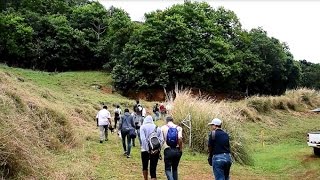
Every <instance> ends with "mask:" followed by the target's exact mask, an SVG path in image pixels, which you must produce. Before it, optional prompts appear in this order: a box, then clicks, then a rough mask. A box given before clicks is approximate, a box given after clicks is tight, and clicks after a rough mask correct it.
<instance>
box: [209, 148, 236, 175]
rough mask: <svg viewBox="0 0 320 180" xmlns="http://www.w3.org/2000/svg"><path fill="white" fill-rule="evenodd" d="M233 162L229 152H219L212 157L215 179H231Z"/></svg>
mask: <svg viewBox="0 0 320 180" xmlns="http://www.w3.org/2000/svg"><path fill="white" fill-rule="evenodd" d="M231 164H232V160H231V156H230V154H229V153H222V154H217V155H214V156H213V157H212V168H213V174H214V177H215V180H229V173H230V167H231Z"/></svg>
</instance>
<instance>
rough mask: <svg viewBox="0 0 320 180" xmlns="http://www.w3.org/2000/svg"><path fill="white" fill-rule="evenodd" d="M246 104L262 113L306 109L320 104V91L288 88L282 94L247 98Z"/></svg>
mask: <svg viewBox="0 0 320 180" xmlns="http://www.w3.org/2000/svg"><path fill="white" fill-rule="evenodd" d="M245 106H247V107H248V108H249V109H250V108H251V109H253V110H254V111H257V112H258V113H260V114H266V113H270V112H272V110H287V111H306V110H310V109H312V108H316V107H319V106H320V92H319V91H316V90H312V89H306V88H301V89H295V90H288V91H286V93H285V94H283V95H281V96H253V97H250V98H247V99H246V100H245ZM246 112H248V111H246ZM250 113H252V112H250ZM246 114H249V113H246Z"/></svg>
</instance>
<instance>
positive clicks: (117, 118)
mask: <svg viewBox="0 0 320 180" xmlns="http://www.w3.org/2000/svg"><path fill="white" fill-rule="evenodd" d="M119 120H120V117H115V118H114V128H115V129H117V123H118V121H119Z"/></svg>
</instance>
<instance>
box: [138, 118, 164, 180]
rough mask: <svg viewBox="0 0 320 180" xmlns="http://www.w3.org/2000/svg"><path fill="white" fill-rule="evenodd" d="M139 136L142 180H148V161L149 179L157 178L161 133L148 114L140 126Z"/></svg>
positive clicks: (154, 179)
mask: <svg viewBox="0 0 320 180" xmlns="http://www.w3.org/2000/svg"><path fill="white" fill-rule="evenodd" d="M140 137H141V160H142V173H143V178H144V180H148V164H149V162H150V176H151V180H156V179H157V174H156V170H157V165H158V160H159V157H160V151H161V145H162V143H163V134H162V132H161V129H160V128H159V127H157V126H156V125H155V124H154V122H153V119H152V116H150V115H148V116H147V117H146V118H145V119H144V121H143V125H142V126H141V128H140Z"/></svg>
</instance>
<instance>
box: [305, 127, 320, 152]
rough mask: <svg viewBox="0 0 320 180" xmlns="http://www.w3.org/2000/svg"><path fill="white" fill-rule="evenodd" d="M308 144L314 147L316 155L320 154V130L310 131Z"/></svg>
mask: <svg viewBox="0 0 320 180" xmlns="http://www.w3.org/2000/svg"><path fill="white" fill-rule="evenodd" d="M307 140H308V146H310V147H313V152H314V155H316V156H320V131H318V132H310V133H308V138H307Z"/></svg>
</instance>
